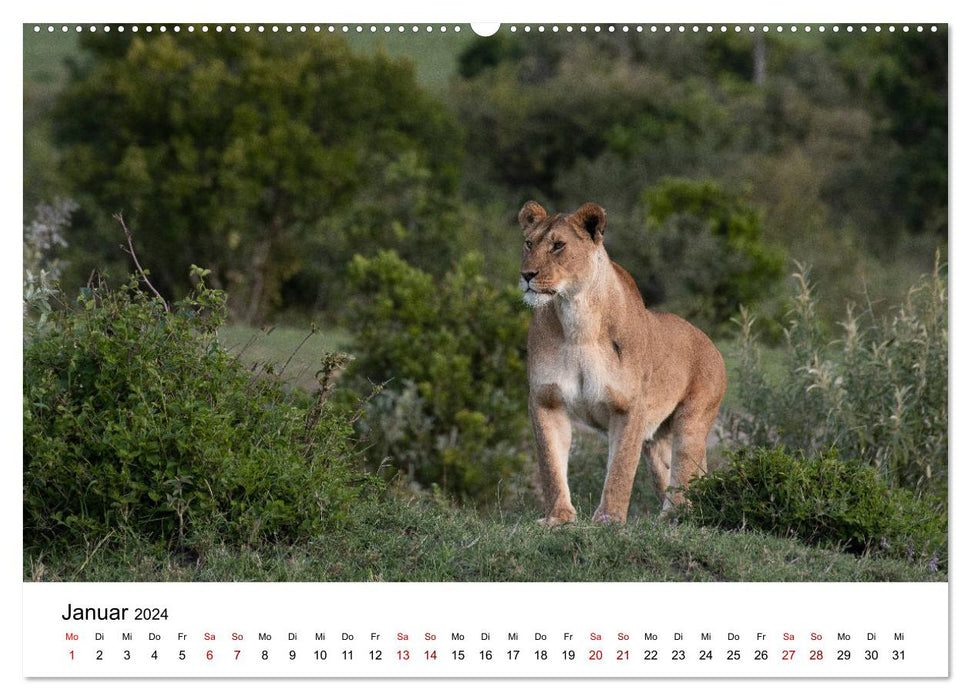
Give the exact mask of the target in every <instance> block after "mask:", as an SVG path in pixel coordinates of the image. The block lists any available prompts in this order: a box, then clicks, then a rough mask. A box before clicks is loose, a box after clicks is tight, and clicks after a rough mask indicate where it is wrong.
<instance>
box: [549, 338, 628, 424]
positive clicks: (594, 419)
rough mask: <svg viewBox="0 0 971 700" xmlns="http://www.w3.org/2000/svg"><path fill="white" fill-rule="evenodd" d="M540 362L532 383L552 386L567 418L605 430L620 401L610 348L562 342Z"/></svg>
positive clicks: (619, 385)
mask: <svg viewBox="0 0 971 700" xmlns="http://www.w3.org/2000/svg"><path fill="white" fill-rule="evenodd" d="M544 359H546V360H547V361H546V362H543V363H541V365H540V367H539V371H537V372H536V375H537V376H534V377H533V385H534V386H536V385H547V386H549V385H553V386H555V387H556V389H557V393H558V394H559V397H560V399H561V401H562V403H563V407H564V408H565V409H566V411H567V413H568V414H569V415H570V417H571V418H573V419H574V420H577V421H579V422H581V423H585V424H586V425H589V426H590V427H592V428H595V429H597V430H606V429H607V427H608V425H609V422H610V414H611V412H612V411H614V410H616V409H617V408H618V406H617V405H616V404H617V403H618V400H623V397H624V395H625V392H624V391H623V387H622V381H621V377H620V372H619V369H620V368H619V362H618V358H617V356H616V354H614V351H613V350H612V349H610V348H603V347H600V346H599V345H592V344H591V345H574V344H564V345H562V346H560V347H559V348H558V349H557V350H556V352H555V353H551V354H550V355H549V356H548V357H547V358H544Z"/></svg>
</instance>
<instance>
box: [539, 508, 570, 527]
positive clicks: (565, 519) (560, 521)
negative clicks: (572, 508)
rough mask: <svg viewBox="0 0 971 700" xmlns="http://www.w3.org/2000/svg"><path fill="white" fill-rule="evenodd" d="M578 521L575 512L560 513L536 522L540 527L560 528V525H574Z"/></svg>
mask: <svg viewBox="0 0 971 700" xmlns="http://www.w3.org/2000/svg"><path fill="white" fill-rule="evenodd" d="M576 519H577V514H576V513H575V512H569V511H567V512H559V513H553V514H552V515H548V516H546V517H545V518H540V519H539V520H537V521H536V522H538V523H539V524H540V525H544V526H546V527H558V526H560V525H566V524H567V523H572V522H573V521H574V520H576Z"/></svg>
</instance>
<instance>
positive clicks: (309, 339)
mask: <svg viewBox="0 0 971 700" xmlns="http://www.w3.org/2000/svg"><path fill="white" fill-rule="evenodd" d="M219 339H220V341H221V342H222V344H223V346H224V347H225V348H226V349H227V350H228V351H229V352H230V353H232V354H233V355H235V356H236V357H237V358H238V359H239V360H240V362H242V363H243V365H244V366H245V367H246V368H247V369H251V370H253V371H262V368H263V367H264V366H265V365H266V364H267V363H269V364H271V365H273V367H274V373H276V374H278V375H279V376H281V377H282V379H283V380H284V381H285V382H286V383H287V384H290V385H291V386H295V387H299V388H301V389H305V390H307V391H313V390H315V389H316V388H317V386H318V385H317V380H316V378H315V377H314V374H315V373H316V372H317V370H319V369H320V366H321V359H322V358H323V357H324V356H325V355H326V354H327V353H330V352H335V351H339V350H341V349H343V348H344V347H345V346H346V345H347V343H348V341H349V340H350V335H348V333H347V332H346V331H344V330H343V329H341V328H325V329H322V330H318V331H317V332H315V333H311V332H310V329H309V327H308V328H307V329H299V328H292V327H276V326H266V327H264V328H252V327H251V326H246V325H240V324H227V325H225V326H223V327H222V328H220V329H219Z"/></svg>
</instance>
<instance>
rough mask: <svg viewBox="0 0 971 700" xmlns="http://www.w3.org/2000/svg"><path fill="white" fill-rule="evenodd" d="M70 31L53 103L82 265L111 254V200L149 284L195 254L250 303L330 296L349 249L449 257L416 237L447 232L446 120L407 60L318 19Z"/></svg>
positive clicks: (258, 308)
mask: <svg viewBox="0 0 971 700" xmlns="http://www.w3.org/2000/svg"><path fill="white" fill-rule="evenodd" d="M83 43H84V46H85V48H86V49H87V52H88V55H87V57H86V58H87V60H85V61H83V62H82V63H80V68H79V69H78V70H77V71H76V74H75V76H74V77H73V79H72V81H71V82H70V84H69V85H68V87H67V89H66V90H65V91H64V93H63V95H62V96H61V98H60V100H59V102H58V106H57V110H56V112H55V115H54V119H55V126H56V135H57V138H58V140H59V142H60V143H61V144H62V148H63V166H62V167H63V170H64V175H65V177H66V178H67V179H68V181H69V183H70V188H71V190H72V191H73V192H75V193H76V194H77V197H78V201H79V202H81V203H82V205H83V209H84V217H81V218H80V219H79V226H80V227H81V228H83V230H84V237H85V242H86V244H87V245H86V246H85V249H84V252H85V253H86V257H82V258H80V259H79V260H78V263H79V264H80V265H81V267H80V269H79V270H78V273H79V274H81V275H84V274H86V273H87V272H88V270H89V269H90V268H92V267H97V268H101V267H103V266H104V264H105V262H106V261H116V262H117V261H118V260H119V256H118V251H117V249H116V246H115V245H114V242H113V240H112V239H110V238H108V239H106V238H105V237H104V236H103V235H102V232H103V231H105V230H112V229H111V227H105V226H99V223H100V222H101V221H102V220H103V217H104V215H105V213H114V212H117V211H124V212H125V215H126V218H127V219H128V221H129V224H130V225H131V227H132V229H133V230H134V231H136V232H137V233H138V235H139V237H140V240H141V241H142V244H141V247H142V252H143V255H144V257H146V258H147V259H149V260H151V261H152V263H153V264H152V267H153V269H154V271H155V278H156V282H157V284H158V286H159V287H160V289H162V291H163V292H164V293H166V294H167V295H178V294H181V293H183V292H184V291H185V284H184V281H183V279H182V274H181V273H182V271H183V270H185V269H187V268H188V266H189V264H190V263H192V262H194V261H198V260H202V261H205V265H206V267H207V268H209V269H211V270H212V278H213V281H214V284H216V285H217V286H219V287H221V288H224V289H226V290H228V291H229V292H230V293H231V296H230V300H231V303H232V306H233V310H234V311H235V312H236V314H237V315H238V316H241V317H243V318H246V319H249V320H251V321H252V320H255V319H259V318H262V317H263V316H264V315H265V314H266V312H267V311H269V310H272V309H276V308H279V307H280V305H281V304H282V303H284V302H286V303H288V304H299V305H302V306H304V307H314V306H316V307H318V308H320V307H323V308H325V309H326V308H331V305H332V301H331V297H332V296H334V295H335V292H336V291H337V288H335V286H334V285H333V279H332V276H333V274H334V272H335V271H338V270H341V269H342V268H343V267H344V266H345V265H346V264H347V262H348V261H349V260H350V257H351V255H352V253H353V252H355V251H362V252H367V251H372V252H374V251H377V250H379V249H380V248H382V247H388V246H391V247H397V248H399V249H400V250H402V251H403V252H404V254H405V255H406V257H409V258H410V259H412V261H413V262H414V261H418V260H420V262H421V263H422V265H423V266H425V267H427V268H429V269H432V270H435V269H441V267H442V259H443V258H444V259H448V257H449V256H448V255H447V254H445V255H444V256H441V257H439V256H429V255H427V253H428V250H429V248H430V247H431V246H430V244H431V243H433V242H434V243H444V244H445V245H446V247H447V244H448V241H450V240H452V238H451V237H450V236H445V235H444V232H445V231H448V230H449V229H450V228H452V226H453V225H454V222H453V217H454V203H453V202H452V201H451V199H450V198H451V195H452V194H453V193H454V191H455V187H456V183H457V177H458V164H459V158H460V151H459V148H460V143H459V140H458V131H457V129H456V127H455V125H454V123H453V120H452V119H451V117H450V116H449V115H448V114H447V113H446V112H445V111H444V109H443V108H442V107H441V106H439V105H437V104H436V103H435V102H434V101H432V100H431V99H430V98H428V97H427V96H426V95H425V94H424V93H423V92H422V91H421V90H420V89H419V88H418V86H417V85H416V84H415V80H414V76H413V73H412V69H411V68H410V66H408V65H407V64H405V63H402V62H397V61H393V60H391V59H389V58H387V57H384V56H381V55H377V56H374V57H362V56H359V55H356V54H354V53H352V52H351V51H350V50H349V49H348V47H347V45H346V44H345V43H344V42H343V41H342V40H340V39H337V38H334V37H330V36H321V35H316V36H299V37H294V36H288V37H286V36H254V35H248V34H242V35H240V34H234V35H224V34H217V33H213V32H210V33H208V34H205V35H201V34H197V35H189V34H187V33H186V34H181V35H176V34H172V33H168V34H164V35H155V36H152V35H147V36H144V37H143V36H141V35H138V36H132V35H130V34H129V35H121V34H102V33H98V34H95V35H92V36H90V37H87V36H86V37H85V38H84V40H83ZM331 310H333V309H332V308H331Z"/></svg>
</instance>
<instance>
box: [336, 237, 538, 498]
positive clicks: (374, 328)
mask: <svg viewBox="0 0 971 700" xmlns="http://www.w3.org/2000/svg"><path fill="white" fill-rule="evenodd" d="M350 287H351V289H352V291H353V293H354V295H355V296H354V298H353V299H352V300H351V306H350V313H349V314H348V326H349V329H350V331H351V333H352V334H353V336H354V345H353V353H354V355H355V356H356V357H357V361H356V362H355V363H354V364H352V366H351V367H350V369H349V373H350V376H351V377H352V380H353V381H357V382H358V383H362V382H363V380H369V381H371V382H373V383H385V382H387V383H388V384H387V386H386V387H385V388H384V390H383V391H382V392H381V394H380V395H378V396H377V397H376V398H375V399H374V400H373V401H371V402H370V404H369V406H368V409H367V414H366V416H365V417H364V418H363V420H362V422H361V425H362V428H363V429H364V431H365V434H366V435H367V439H368V440H369V441H370V442H372V452H373V453H374V454H375V456H376V457H378V458H382V459H383V458H385V457H387V458H390V459H391V461H392V464H393V465H394V466H395V468H396V469H398V470H399V471H401V472H403V473H405V474H407V476H408V477H409V478H410V479H412V480H413V481H415V482H417V483H419V484H422V485H425V486H430V485H433V484H434V485H437V486H438V487H440V488H441V489H442V490H443V491H446V492H449V493H451V494H453V495H457V496H459V497H462V498H472V499H479V500H482V499H486V498H494V497H495V487H496V486H497V484H498V483H499V482H501V481H503V480H505V479H508V478H509V477H511V476H513V475H515V474H517V473H519V472H521V471H522V468H523V466H524V464H525V461H526V459H527V455H528V454H529V453H530V447H529V441H528V440H529V438H528V425H529V419H528V414H527V408H526V396H527V389H526V327H527V323H528V314H527V310H526V308H525V306H524V305H523V304H522V301H521V299H520V295H519V292H518V291H516V290H515V289H514V288H502V289H497V288H496V287H494V286H493V285H491V284H489V283H488V282H487V281H486V279H485V278H484V276H483V261H482V258H481V257H480V256H478V255H468V256H466V257H464V258H463V259H462V260H460V261H459V262H458V263H456V264H455V266H454V267H453V268H452V269H451V270H450V271H449V272H448V274H446V275H444V276H443V277H441V278H440V279H436V278H434V277H432V276H431V275H429V274H428V273H425V272H423V271H421V270H418V269H416V268H414V267H411V266H410V265H408V264H407V263H406V262H405V261H403V260H401V258H399V257H398V255H397V254H396V253H393V252H383V253H381V254H379V255H377V256H376V257H374V258H370V259H367V258H363V257H360V256H358V257H356V258H355V259H354V261H353V263H352V265H351V270H350Z"/></svg>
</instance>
